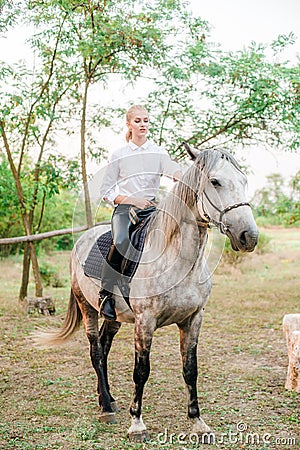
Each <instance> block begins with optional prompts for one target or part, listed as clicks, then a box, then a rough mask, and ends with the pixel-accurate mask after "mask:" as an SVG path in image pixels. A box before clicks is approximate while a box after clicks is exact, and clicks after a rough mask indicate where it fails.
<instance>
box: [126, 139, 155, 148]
mask: <svg viewBox="0 0 300 450" xmlns="http://www.w3.org/2000/svg"><path fill="white" fill-rule="evenodd" d="M128 145H129V147H130V148H131V150H137V149H143V150H147V149H148V147H149V145H150V142H149V141H146V142H145V143H144V144H143V145H141V146H140V147H139V146H138V145H136V144H134V143H133V142H132V141H129V142H128Z"/></svg>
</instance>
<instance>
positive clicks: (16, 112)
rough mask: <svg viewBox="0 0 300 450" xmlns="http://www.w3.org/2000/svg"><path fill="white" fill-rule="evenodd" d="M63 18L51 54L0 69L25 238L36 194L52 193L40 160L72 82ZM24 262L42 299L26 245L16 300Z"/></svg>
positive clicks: (1, 122)
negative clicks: (64, 55) (64, 56)
mask: <svg viewBox="0 0 300 450" xmlns="http://www.w3.org/2000/svg"><path fill="white" fill-rule="evenodd" d="M64 19H65V17H63V18H62V20H61V22H60V24H58V26H57V27H56V29H55V30H54V31H55V33H54V47H53V50H51V49H48V51H45V53H44V54H43V55H42V59H41V61H40V65H39V66H37V67H35V68H34V69H33V70H29V69H28V68H27V67H26V66H25V65H24V64H18V65H16V66H15V67H9V66H7V65H2V67H1V68H0V78H1V79H2V80H5V83H3V87H4V86H5V90H2V92H0V94H1V98H0V101H1V115H0V136H1V139H2V144H3V151H4V152H5V154H6V157H7V160H8V162H9V166H10V170H11V173H12V176H13V179H14V182H15V186H16V193H17V197H18V203H19V209H20V216H21V220H22V224H23V227H24V231H25V234H26V235H30V234H33V233H34V228H33V227H34V222H35V211H36V206H37V204H38V203H39V201H42V202H43V201H45V197H46V194H45V195H40V194H41V192H42V191H43V192H44V193H46V192H47V191H48V192H51V189H53V184H51V183H48V182H49V179H47V176H46V177H45V167H46V166H45V162H44V161H43V158H44V157H45V153H46V151H47V150H49V145H51V144H52V145H53V141H51V133H52V132H53V131H54V127H55V123H56V122H57V120H58V118H59V117H61V114H62V110H61V109H59V107H60V104H61V101H62V99H63V97H64V95H65V94H66V92H68V89H69V88H70V86H71V85H72V84H73V83H72V79H70V77H66V72H65V67H66V66H65V65H64V62H63V61H60V60H59V59H58V47H59V43H60V40H61V30H62V25H63V22H64ZM28 155H31V158H33V155H35V161H34V165H33V168H32V167H31V168H30V178H31V184H30V188H27V189H25V184H24V183H23V181H24V179H25V178H24V174H25V173H28V167H27V164H28V161H29V159H28ZM48 159H49V155H48ZM43 176H44V179H45V183H44V185H43V182H42V177H43ZM27 181H28V179H27ZM42 186H43V189H42ZM41 211H43V208H42V209H41ZM38 222H40V220H39V221H38ZM30 261H31V262H32V268H33V272H34V278H35V289H36V296H38V297H40V296H42V292H43V288H42V281H41V277H40V273H39V267H38V260H37V256H36V249H35V246H34V244H33V242H30V243H29V244H25V247H24V257H23V272H22V283H21V289H20V295H19V296H20V299H23V298H24V297H25V296H26V295H27V286H28V279H29V267H30Z"/></svg>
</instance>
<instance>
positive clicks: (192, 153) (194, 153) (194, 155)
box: [182, 142, 200, 161]
mask: <svg viewBox="0 0 300 450" xmlns="http://www.w3.org/2000/svg"><path fill="white" fill-rule="evenodd" d="M182 145H183V146H184V148H185V149H186V151H187V153H188V155H189V156H190V158H191V159H192V160H193V161H194V160H195V159H196V158H197V156H198V155H199V153H200V152H199V151H197V150H196V149H195V148H192V147H191V146H190V145H189V144H188V143H187V142H183V143H182Z"/></svg>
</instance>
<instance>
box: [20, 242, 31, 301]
mask: <svg viewBox="0 0 300 450" xmlns="http://www.w3.org/2000/svg"><path fill="white" fill-rule="evenodd" d="M29 272H30V245H29V242H25V244H24V255H23V270H22V281H21V287H20V292H19V300H20V301H21V302H22V301H23V300H24V298H25V297H27V288H28V282H29Z"/></svg>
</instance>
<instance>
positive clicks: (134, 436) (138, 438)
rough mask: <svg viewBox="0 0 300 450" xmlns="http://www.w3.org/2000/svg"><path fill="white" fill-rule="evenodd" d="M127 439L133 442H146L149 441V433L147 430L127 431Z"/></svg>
mask: <svg viewBox="0 0 300 450" xmlns="http://www.w3.org/2000/svg"><path fill="white" fill-rule="evenodd" d="M128 436H129V439H130V440H131V441H134V442H146V441H150V435H149V433H148V431H147V430H143V431H133V432H132V433H128Z"/></svg>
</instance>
